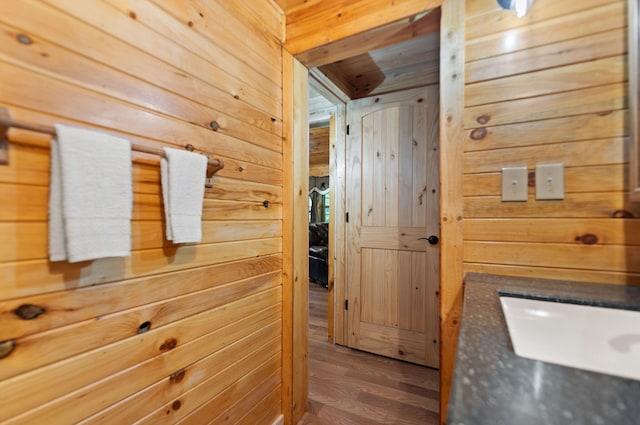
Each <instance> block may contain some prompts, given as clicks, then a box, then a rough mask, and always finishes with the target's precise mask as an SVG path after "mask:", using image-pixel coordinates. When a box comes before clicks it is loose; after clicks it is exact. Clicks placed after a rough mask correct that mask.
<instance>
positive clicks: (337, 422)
mask: <svg viewBox="0 0 640 425" xmlns="http://www.w3.org/2000/svg"><path fill="white" fill-rule="evenodd" d="M438 380H439V378H438V371H437V370H434V369H430V368H426V367H422V366H417V365H413V364H410V363H405V362H402V361H398V360H393V359H389V358H385V357H381V356H377V355H373V354H369V353H365V352H361V351H357V350H352V349H349V348H346V347H342V346H338V345H333V344H330V343H329V342H327V292H326V289H325V288H323V287H321V286H319V285H317V284H315V283H310V284H309V404H308V412H307V413H306V414H305V416H304V417H303V418H302V420H301V421H300V422H299V423H298V424H299V425H367V424H371V425H378V424H380V425H383V424H384V425H388V424H394V425H414V424H433V425H437V424H438V423H439V414H438V406H439V389H438V386H439V383H438V382H439V381H438Z"/></svg>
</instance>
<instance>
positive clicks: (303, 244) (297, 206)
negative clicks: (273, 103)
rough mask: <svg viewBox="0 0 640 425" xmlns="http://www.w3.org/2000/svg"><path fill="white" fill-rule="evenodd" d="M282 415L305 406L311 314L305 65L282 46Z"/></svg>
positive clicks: (294, 414)
mask: <svg viewBox="0 0 640 425" xmlns="http://www.w3.org/2000/svg"><path fill="white" fill-rule="evenodd" d="M282 52H283V54H282V63H283V64H282V67H283V73H282V74H283V96H282V98H283V105H282V109H283V132H284V134H283V164H285V166H284V167H283V168H284V170H283V174H284V181H283V207H284V208H283V214H282V251H283V252H282V256H283V266H282V267H283V270H282V413H283V415H284V423H285V424H286V425H293V424H296V423H298V421H299V420H300V419H301V418H302V416H303V415H304V413H305V412H306V410H307V394H308V367H307V352H308V338H307V322H308V316H309V312H308V310H309V302H308V299H309V232H308V222H309V220H308V216H307V214H308V213H307V211H308V210H307V208H308V196H309V124H308V122H309V119H308V117H309V112H308V93H309V89H308V72H307V69H306V68H305V67H304V65H302V64H301V63H300V62H298V61H297V60H296V59H294V58H293V56H291V55H290V54H289V53H287V52H286V51H285V50H284V49H283V51H282Z"/></svg>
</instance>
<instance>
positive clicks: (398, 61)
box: [296, 8, 440, 99]
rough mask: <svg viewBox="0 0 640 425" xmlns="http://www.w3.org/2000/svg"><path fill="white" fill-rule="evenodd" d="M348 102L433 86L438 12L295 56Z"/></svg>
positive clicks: (437, 64)
mask: <svg viewBox="0 0 640 425" xmlns="http://www.w3.org/2000/svg"><path fill="white" fill-rule="evenodd" d="M296 57H297V58H298V59H299V60H300V61H301V62H302V63H304V64H305V65H306V66H307V67H309V68H314V67H317V68H318V69H319V70H320V71H321V72H322V73H323V74H324V75H326V76H327V77H328V78H329V79H330V80H331V81H332V82H333V83H334V84H335V85H336V86H338V87H339V88H340V89H341V90H342V91H343V92H344V93H345V94H346V95H347V96H348V97H349V98H351V99H358V98H361V97H366V96H373V95H379V94H384V93H389V92H394V91H398V90H404V89H409V88H414V87H420V86H426V85H429V84H435V83H437V82H438V79H439V68H440V8H436V9H433V10H431V11H428V12H423V13H420V14H418V15H415V16H412V17H409V18H405V19H401V20H399V21H396V22H392V23H390V24H387V25H384V26H382V27H378V28H376V29H374V30H370V31H367V32H365V33H361V34H357V35H354V36H351V37H347V38H344V39H341V40H338V41H335V42H333V43H329V44H326V45H323V46H321V47H318V48H315V49H311V50H308V51H306V52H303V53H301V54H299V55H297V56H296Z"/></svg>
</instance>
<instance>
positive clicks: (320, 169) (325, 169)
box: [309, 127, 329, 177]
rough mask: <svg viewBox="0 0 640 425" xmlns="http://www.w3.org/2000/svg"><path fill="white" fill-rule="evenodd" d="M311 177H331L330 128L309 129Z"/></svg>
mask: <svg viewBox="0 0 640 425" xmlns="http://www.w3.org/2000/svg"><path fill="white" fill-rule="evenodd" d="M309 175H310V176H315V177H322V176H328V175H329V127H314V128H310V129H309Z"/></svg>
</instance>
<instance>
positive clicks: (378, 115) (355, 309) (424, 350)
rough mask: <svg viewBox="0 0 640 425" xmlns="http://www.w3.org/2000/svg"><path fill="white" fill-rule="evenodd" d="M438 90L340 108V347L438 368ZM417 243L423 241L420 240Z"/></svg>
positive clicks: (405, 92)
mask: <svg viewBox="0 0 640 425" xmlns="http://www.w3.org/2000/svg"><path fill="white" fill-rule="evenodd" d="M438 110H439V106H438V87H437V86H432V87H428V88H420V89H413V90H409V91H403V92H398V93H392V94H388V95H383V96H377V97H372V98H366V99H359V100H356V101H353V102H351V103H350V104H349V105H348V117H349V132H350V135H349V136H348V147H347V211H348V214H349V222H348V224H347V244H348V252H347V285H348V289H347V297H348V311H347V316H348V322H349V323H348V329H349V335H348V345H349V346H350V347H353V348H357V349H361V350H365V351H369V352H373V353H377V354H381V355H384V356H388V357H393V358H397V359H401V360H406V361H410V362H413V363H418V364H421V365H427V366H430V367H438V352H439V350H438V346H439V344H438V333H439V323H438V299H437V297H438V292H437V291H438V266H439V258H438V255H439V250H438V245H437V243H436V244H434V245H431V244H430V243H429V242H428V241H426V240H424V238H427V237H429V236H432V235H433V236H437V235H438V230H439V229H438V198H439V193H438V187H439V184H438V126H439V124H438V117H439V113H438ZM421 238H423V239H421Z"/></svg>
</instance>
